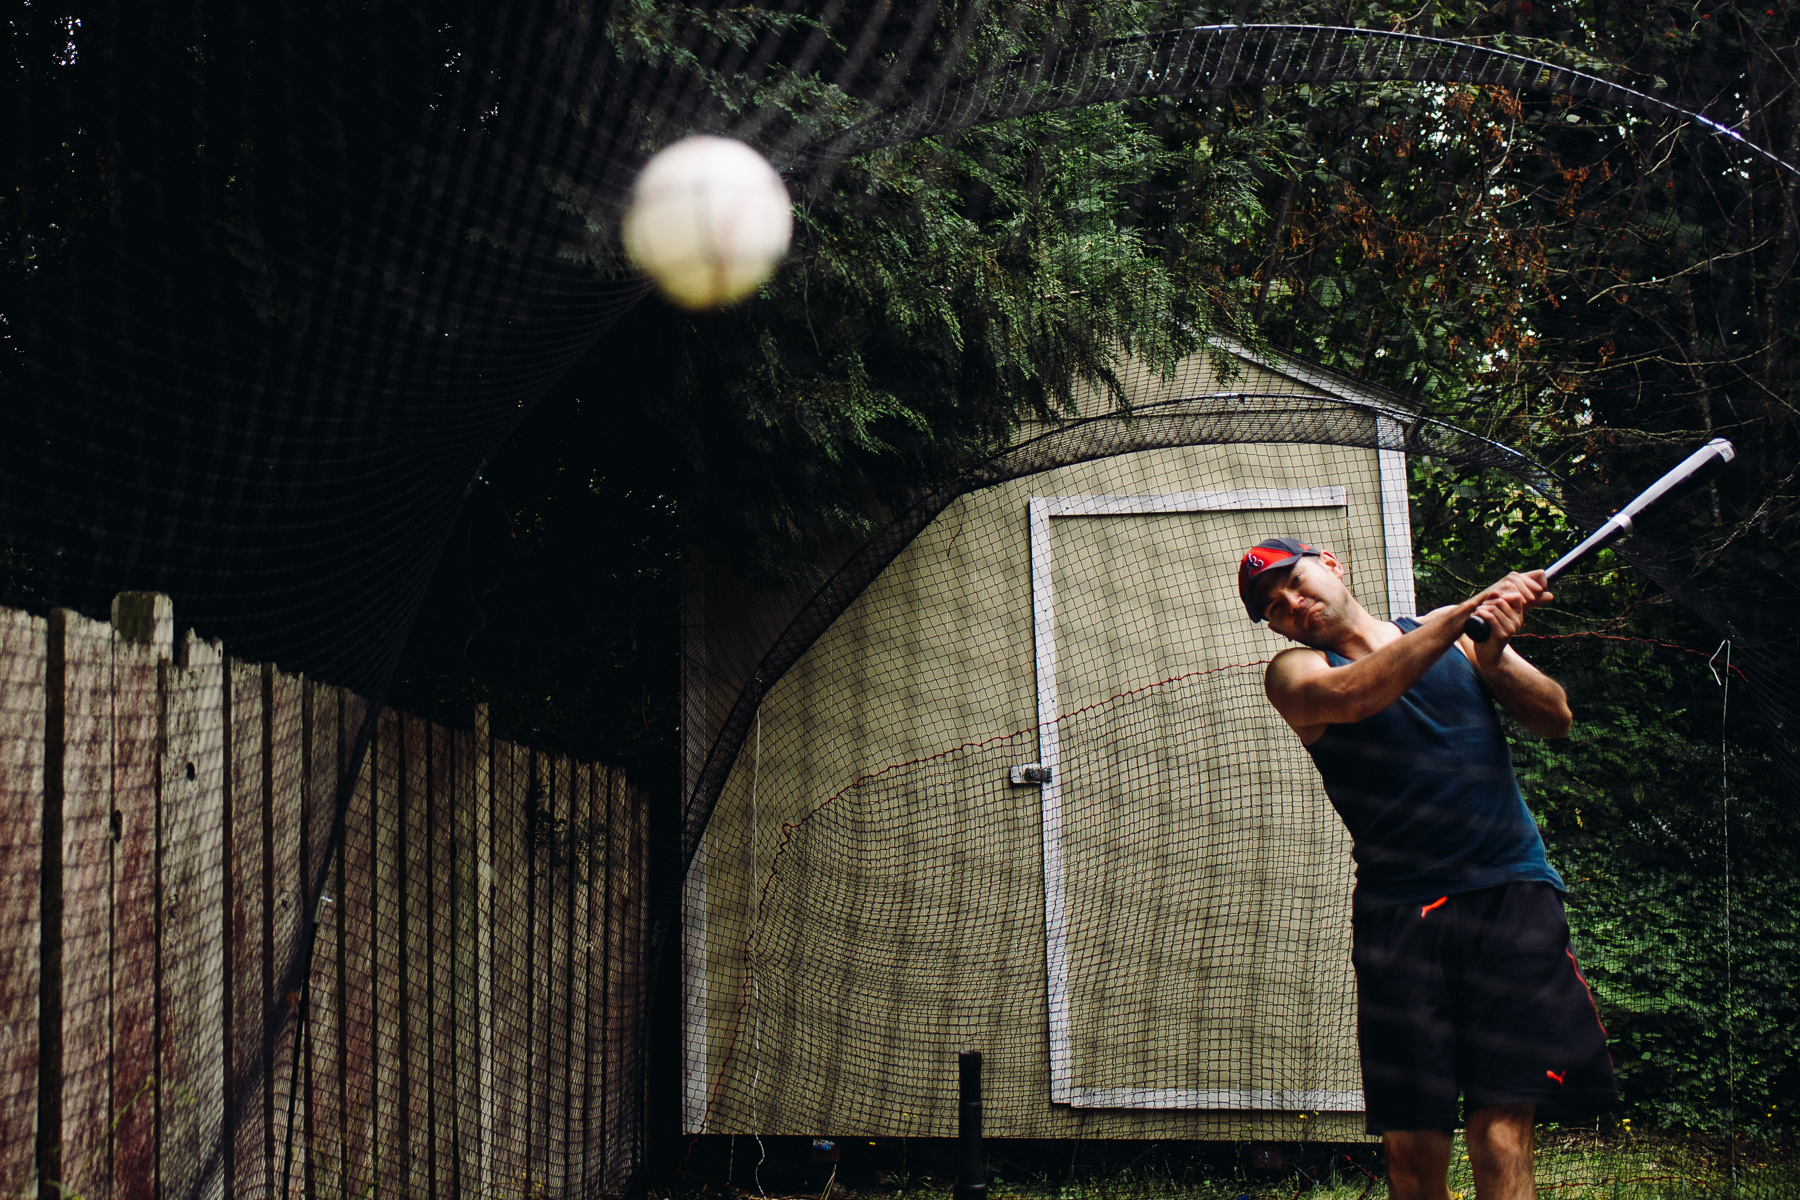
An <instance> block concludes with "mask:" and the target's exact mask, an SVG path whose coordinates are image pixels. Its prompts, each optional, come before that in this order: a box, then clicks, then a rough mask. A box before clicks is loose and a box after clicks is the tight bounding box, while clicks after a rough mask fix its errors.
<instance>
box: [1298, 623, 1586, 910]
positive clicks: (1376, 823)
mask: <svg viewBox="0 0 1800 1200" xmlns="http://www.w3.org/2000/svg"><path fill="white" fill-rule="evenodd" d="M1394 624H1395V625H1398V626H1399V627H1400V629H1401V631H1402V632H1407V631H1410V630H1413V629H1417V628H1418V627H1419V623H1418V622H1417V621H1415V620H1413V619H1412V618H1410V617H1401V618H1399V619H1398V620H1396V621H1395V622H1394ZM1325 657H1326V659H1327V660H1328V661H1329V662H1330V663H1331V665H1332V666H1334V667H1343V666H1347V665H1349V663H1350V660H1349V659H1347V658H1345V657H1344V656H1343V655H1341V654H1333V653H1331V652H1330V651H1326V653H1325ZM1306 750H1307V753H1309V754H1311V755H1312V759H1313V762H1314V764H1316V765H1317V766H1318V768H1319V774H1320V775H1321V776H1323V777H1324V780H1325V792H1326V794H1327V795H1329V796H1330V797H1331V803H1332V806H1333V807H1334V808H1336V809H1337V811H1338V816H1340V817H1342V818H1343V820H1344V826H1345V828H1347V829H1349V831H1350V837H1351V839H1352V841H1353V843H1354V846H1353V848H1352V850H1351V857H1353V858H1354V859H1355V860H1356V898H1355V907H1356V909H1357V911H1362V910H1364V909H1368V908H1376V907H1380V906H1382V905H1386V904H1424V903H1427V902H1429V901H1432V900H1435V899H1437V898H1438V897H1439V896H1447V895H1452V894H1454V893H1456V892H1472V891H1475V890H1477V889H1478V888H1486V887H1495V886H1498V885H1499V884H1502V883H1511V882H1513V881H1515V880H1526V881H1539V882H1543V883H1548V884H1550V885H1551V886H1553V887H1555V888H1556V889H1557V890H1558V891H1562V890H1564V889H1563V881H1562V876H1560V875H1558V874H1557V873H1556V872H1555V871H1553V870H1552V869H1551V868H1550V864H1549V863H1548V862H1547V861H1545V859H1544V840H1543V838H1541V837H1539V836H1538V831H1537V823H1536V822H1535V821H1533V820H1532V817H1531V812H1530V810H1529V809H1527V808H1526V807H1525V798H1524V797H1523V796H1521V795H1520V794H1519V782H1518V779H1517V778H1516V777H1515V776H1514V775H1513V765H1512V752H1511V751H1510V750H1508V749H1507V746H1506V735H1505V733H1504V732H1503V731H1502V730H1501V728H1500V717H1499V714H1498V713H1496V712H1495V710H1494V702H1493V700H1492V698H1491V697H1490V696H1489V694H1488V690H1487V685H1486V684H1484V683H1482V681H1481V676H1479V675H1478V674H1476V672H1475V667H1474V665H1473V664H1471V663H1470V662H1469V660H1468V657H1467V656H1466V655H1464V654H1463V653H1462V651H1461V650H1459V649H1457V648H1456V647H1455V646H1452V647H1451V648H1450V649H1448V650H1446V651H1445V652H1444V653H1443V655H1442V656H1441V657H1439V659H1438V660H1437V662H1435V663H1433V664H1432V665H1431V669H1430V670H1428V671H1426V672H1425V674H1424V675H1423V676H1422V677H1421V678H1420V679H1419V681H1418V682H1417V683H1415V684H1413V685H1412V687H1411V688H1409V689H1407V691H1406V693H1405V694H1404V695H1403V696H1401V697H1400V698H1399V699H1398V700H1396V701H1394V702H1393V703H1392V704H1390V705H1388V706H1387V707H1386V708H1384V709H1382V710H1381V711H1380V712H1378V713H1376V714H1375V715H1374V716H1372V717H1369V718H1367V719H1365V720H1362V721H1356V722H1353V723H1350V724H1345V725H1330V726H1327V727H1326V729H1325V732H1324V733H1323V734H1322V735H1321V736H1320V737H1319V739H1318V740H1317V741H1315V742H1314V743H1313V744H1312V745H1310V746H1308V747H1307V748H1306Z"/></svg>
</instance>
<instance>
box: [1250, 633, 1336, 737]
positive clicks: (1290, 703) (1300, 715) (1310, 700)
mask: <svg viewBox="0 0 1800 1200" xmlns="http://www.w3.org/2000/svg"><path fill="white" fill-rule="evenodd" d="M1329 670H1331V664H1330V663H1328V662H1326V661H1325V656H1324V655H1323V654H1320V653H1319V652H1318V651H1317V650H1300V649H1292V650H1283V651H1282V652H1281V653H1280V654H1277V655H1276V656H1275V658H1274V660H1273V661H1272V662H1270V663H1269V669H1268V670H1267V671H1265V672H1264V673H1263V694H1264V695H1266V696H1268V698H1269V703H1271V704H1273V705H1274V706H1275V711H1276V712H1278V713H1280V714H1281V715H1282V717H1283V718H1284V719H1285V720H1286V721H1287V723H1288V724H1290V725H1295V726H1299V725H1313V724H1317V723H1318V718H1317V717H1316V716H1314V715H1313V714H1312V713H1311V712H1310V711H1309V710H1310V709H1311V708H1312V707H1313V706H1314V703H1315V698H1314V697H1313V696H1312V694H1311V693H1312V690H1313V687H1314V685H1315V684H1316V683H1317V682H1318V680H1319V678H1320V676H1322V675H1323V674H1324V673H1325V672H1327V671H1329Z"/></svg>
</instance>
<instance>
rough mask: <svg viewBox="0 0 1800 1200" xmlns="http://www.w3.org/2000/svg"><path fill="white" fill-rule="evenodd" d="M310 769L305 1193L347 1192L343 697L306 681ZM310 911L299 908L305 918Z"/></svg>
mask: <svg viewBox="0 0 1800 1200" xmlns="http://www.w3.org/2000/svg"><path fill="white" fill-rule="evenodd" d="M300 712H301V726H302V733H301V736H302V739H303V741H304V743H305V755H306V771H305V776H304V788H303V790H302V793H301V795H302V802H303V806H304V809H305V815H304V818H303V820H304V821H305V825H306V831H307V836H306V842H305V847H306V856H305V861H304V862H303V863H302V865H301V878H302V879H303V880H305V879H312V878H315V877H316V876H318V875H319V874H320V873H321V872H323V873H324V880H325V886H324V892H323V895H322V896H321V897H320V899H319V901H318V902H317V904H316V905H315V906H314V911H315V914H316V917H317V920H318V923H319V924H318V930H317V932H316V933H315V934H314V943H313V958H312V974H311V978H310V979H309V981H308V983H307V997H306V1016H307V1024H306V1031H305V1033H306V1059H305V1078H304V1080H303V1083H304V1087H305V1089H306V1120H305V1126H304V1128H305V1145H306V1173H305V1176H304V1180H305V1183H304V1187H305V1195H306V1196H307V1198H308V1200H312V1198H313V1197H316V1196H321V1195H326V1196H347V1195H349V1194H350V1191H349V1186H348V1182H347V1180H346V1172H345V1170H344V1167H345V1163H344V1148H345V1143H344V1137H343V1128H344V1119H345V1107H346V1106H345V1103H344V1099H345V1097H344V1020H343V1017H344V1007H345V1004H346V997H345V994H344V906H343V903H342V897H343V894H344V878H343V872H342V869H341V867H342V863H343V857H342V855H335V854H331V852H330V850H331V823H330V817H331V815H332V812H333V810H334V808H335V806H336V803H337V781H338V769H339V768H338V763H339V761H340V760H339V756H338V739H339V736H340V734H339V729H338V719H339V710H338V696H337V691H336V689H334V688H330V687H327V686H324V685H322V684H320V683H319V682H318V681H316V680H312V679H309V680H307V681H306V683H305V687H304V690H303V691H302V692H301V709H300ZM305 915H306V914H304V913H302V916H303V917H304V916H305Z"/></svg>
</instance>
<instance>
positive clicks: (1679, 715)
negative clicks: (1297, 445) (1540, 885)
mask: <svg viewBox="0 0 1800 1200" xmlns="http://www.w3.org/2000/svg"><path fill="white" fill-rule="evenodd" d="M1413 519H1414V537H1415V542H1414V545H1415V552H1416V554H1417V556H1418V563H1417V574H1418V580H1419V586H1420V597H1421V607H1422V608H1424V607H1430V606H1432V605H1435V604H1441V603H1446V602H1449V601H1451V600H1454V599H1458V598H1460V597H1462V596H1465V595H1467V594H1469V593H1470V592H1472V591H1474V590H1476V589H1477V588H1478V587H1479V586H1481V584H1482V583H1484V582H1486V581H1489V580H1491V579H1494V578H1497V577H1498V576H1500V575H1501V574H1503V573H1504V572H1505V571H1506V570H1508V569H1512V568H1514V567H1516V566H1518V565H1521V564H1531V563H1544V562H1548V561H1549V560H1550V559H1551V558H1552V557H1554V556H1555V555H1556V554H1559V553H1561V551H1562V550H1564V549H1566V548H1567V547H1568V545H1569V544H1570V543H1571V542H1572V540H1573V538H1574V531H1572V530H1571V529H1570V528H1569V527H1568V523H1567V521H1566V518H1565V517H1564V515H1563V513H1562V512H1561V511H1560V510H1559V509H1557V508H1556V507H1555V506H1554V505H1551V504H1549V503H1547V502H1546V501H1544V500H1543V498H1542V497H1539V496H1538V495H1537V494H1536V493H1534V492H1532V491H1531V490H1530V489H1528V488H1526V487H1525V486H1524V485H1522V484H1520V483H1519V482H1518V481H1517V480H1515V479H1513V478H1511V477H1509V476H1506V475H1504V474H1501V473H1499V472H1481V471H1474V470H1470V469H1466V468H1463V469H1458V468H1455V467H1452V466H1448V465H1445V464H1441V463H1434V462H1430V461H1426V460H1415V462H1414V465H1413ZM1557 591H1558V599H1557V602H1556V603H1555V604H1554V605H1553V606H1552V607H1550V608H1548V609H1545V610H1540V612H1539V613H1538V614H1536V615H1534V617H1533V619H1532V621H1531V622H1530V624H1529V625H1528V626H1527V628H1528V630H1531V631H1533V635H1532V636H1528V637H1525V638H1522V639H1520V640H1519V641H1518V642H1516V643H1515V645H1516V646H1517V647H1518V648H1519V649H1520V650H1521V651H1522V652H1523V653H1524V654H1525V655H1526V656H1527V657H1528V658H1530V659H1532V661H1534V662H1535V663H1537V664H1538V665H1539V666H1540V667H1543V668H1544V669H1546V670H1548V671H1550V672H1551V673H1552V674H1553V675H1554V676H1556V677H1557V678H1558V679H1559V680H1560V681H1561V682H1562V684H1563V685H1564V687H1565V688H1566V689H1567V690H1568V693H1569V699H1570V705H1571V707H1572V708H1573V709H1574V712H1575V725H1574V728H1573V729H1572V730H1571V732H1570V735H1569V737H1567V738H1565V739H1560V740H1557V741H1545V740H1542V739H1538V738H1533V737H1530V736H1529V735H1526V734H1525V733H1524V732H1523V731H1522V730H1517V729H1514V730H1513V731H1512V732H1513V756H1514V763H1515V767H1516V769H1517V772H1518V775H1519V779H1520V784H1521V786H1522V787H1523V789H1524V791H1525V794H1526V797H1527V799H1528V801H1529V802H1530V803H1531V805H1532V807H1533V810H1534V812H1535V813H1536V815H1537V818H1538V821H1539V824H1540V826H1541V827H1542V830H1543V833H1544V838H1545V842H1546V845H1547V847H1548V849H1549V853H1550V857H1551V860H1552V863H1553V865H1555V866H1556V867H1557V868H1558V870H1559V871H1561V872H1562V874H1563V876H1564V878H1565V880H1566V882H1567V883H1568V884H1569V919H1570V926H1571V929H1572V931H1573V935H1574V939H1575V943H1576V947H1577V951H1578V953H1579V954H1580V956H1581V958H1582V962H1583V966H1584V968H1585V969H1586V972H1587V976H1588V979H1589V982H1590V983H1591V984H1592V985H1593V987H1594V991H1595V995H1596V998H1597V1000H1598V1003H1599V1005H1600V1012H1601V1016H1602V1019H1603V1020H1604V1021H1605V1023H1606V1026H1607V1030H1608V1034H1609V1036H1610V1045H1611V1048H1612V1053H1613V1062H1614V1065H1615V1067H1616V1069H1617V1071H1618V1075H1619V1080H1620V1085H1621V1088H1622V1090H1623V1093H1624V1096H1625V1099H1626V1102H1627V1103H1628V1104H1629V1105H1631V1106H1632V1108H1633V1110H1634V1113H1635V1114H1636V1115H1638V1116H1639V1117H1640V1119H1648V1120H1649V1121H1651V1122H1654V1123H1656V1124H1659V1125H1663V1126H1673V1127H1682V1128H1695V1129H1705V1130H1715V1131H1718V1130H1724V1129H1727V1128H1735V1129H1739V1130H1743V1131H1746V1132H1749V1133H1751V1134H1753V1135H1756V1136H1760V1137H1787V1136H1792V1135H1793V1133H1794V1132H1795V1131H1796V1129H1800V1045H1797V1044H1796V1042H1795V1040H1794V1038H1793V1037H1792V1035H1791V1031H1792V1030H1793V1029H1794V1028H1796V1027H1800V989H1797V988H1796V982H1797V981H1800V926H1796V923H1795V920H1794V917H1793V914H1794V913H1795V912H1796V911H1800V876H1797V875H1796V874H1795V872H1794V870H1793V867H1792V854H1793V851H1794V849H1795V848H1796V847H1800V814H1795V813H1794V812H1793V809H1792V804H1791V801H1790V799H1789V796H1788V794H1787V792H1786V790H1785V789H1784V787H1783V783H1782V780H1781V776H1780V773H1779V771H1778V770H1777V768H1776V766H1775V764H1774V762H1773V761H1772V753H1771V750H1770V743H1769V731H1768V730H1767V729H1766V728H1764V726H1763V724H1762V722H1761V719H1760V716H1759V713H1758V710H1757V709H1756V708H1755V706H1754V703H1753V701H1752V698H1751V695H1750V693H1749V690H1748V689H1747V688H1746V687H1745V686H1744V685H1745V681H1744V680H1743V679H1742V678H1740V677H1738V676H1736V675H1731V676H1729V678H1730V680H1731V684H1732V690H1731V691H1730V692H1729V693H1727V691H1726V689H1725V688H1724V686H1723V685H1722V684H1721V683H1720V682H1719V681H1718V680H1719V679H1723V678H1727V676H1725V675H1723V674H1720V675H1719V676H1717V678H1715V674H1714V669H1713V668H1711V667H1709V666H1708V664H1707V655H1708V654H1709V653H1711V651H1712V649H1713V645H1714V644H1715V643H1713V642H1712V641H1711V640H1710V639H1708V638H1707V636H1706V634H1705V633H1704V632H1703V630H1702V629H1701V628H1700V627H1699V626H1698V622H1696V621H1694V620H1693V619H1692V618H1691V617H1688V616H1686V615H1684V614H1683V613H1681V612H1680V611H1679V610H1675V609H1673V608H1671V607H1670V606H1668V605H1667V604H1663V603H1658V602H1657V599H1658V598H1657V597H1656V596H1655V595H1654V593H1653V589H1651V588H1649V587H1648V586H1647V585H1646V584H1645V582H1644V580H1643V577H1642V576H1641V575H1640V574H1638V573H1636V572H1634V571H1632V570H1630V569H1628V568H1623V567H1622V564H1621V563H1619V562H1618V561H1617V559H1616V556H1614V555H1612V554H1611V553H1610V552H1604V553H1603V554H1602V555H1601V556H1600V559H1599V561H1598V562H1597V563H1596V564H1594V565H1592V566H1590V567H1588V568H1587V569H1585V570H1582V571H1579V572H1577V573H1576V574H1574V575H1571V576H1565V577H1564V580H1563V581H1561V582H1560V583H1559V586H1558V589H1557ZM1696 642H1699V643H1700V645H1699V646H1695V643H1696ZM1724 662H1725V658H1724V655H1723V654H1721V655H1719V657H1718V670H1719V671H1721V672H1722V671H1723V670H1724ZM1728 701H1729V702H1728ZM1722 719H1723V720H1724V724H1721V720H1722Z"/></svg>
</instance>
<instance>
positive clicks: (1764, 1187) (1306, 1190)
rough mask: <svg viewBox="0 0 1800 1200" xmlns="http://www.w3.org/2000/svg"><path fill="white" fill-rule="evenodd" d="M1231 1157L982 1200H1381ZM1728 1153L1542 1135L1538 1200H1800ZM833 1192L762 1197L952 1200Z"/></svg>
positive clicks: (1299, 1161)
mask: <svg viewBox="0 0 1800 1200" xmlns="http://www.w3.org/2000/svg"><path fill="white" fill-rule="evenodd" d="M1215 1148H1216V1144H1215ZM1239 1149H1240V1150H1241V1153H1239V1154H1236V1155H1235V1156H1232V1155H1228V1156H1226V1158H1224V1159H1222V1158H1221V1157H1220V1156H1219V1155H1218V1154H1216V1153H1214V1154H1211V1155H1209V1156H1208V1157H1207V1158H1206V1159H1199V1158H1196V1159H1195V1160H1194V1161H1193V1162H1192V1163H1190V1164H1188V1165H1185V1166H1176V1165H1175V1164H1173V1163H1171V1162H1169V1161H1167V1160H1164V1161H1161V1162H1158V1163H1157V1164H1155V1165H1151V1164H1149V1163H1148V1162H1145V1163H1141V1164H1139V1165H1136V1166H1128V1167H1118V1166H1115V1167H1113V1168H1110V1169H1095V1170H1086V1171H1079V1172H1068V1173H1064V1174H1062V1175H1061V1177H1059V1178H1051V1177H1047V1176H1044V1175H1037V1176H1034V1177H1033V1176H1029V1175H1028V1173H1027V1172H1025V1171H1022V1170H1020V1168H1018V1167H1017V1166H1016V1165H1009V1164H1007V1163H1004V1162H995V1161H990V1182H989V1186H988V1194H989V1196H990V1197H991V1198H992V1200H1387V1196H1388V1189H1387V1186H1386V1183H1385V1181H1384V1180H1383V1179H1381V1178H1380V1169H1379V1167H1378V1166H1373V1164H1372V1161H1371V1156H1370V1155H1369V1154H1368V1152H1367V1150H1368V1148H1367V1147H1364V1148H1362V1153H1360V1154H1359V1155H1358V1156H1357V1157H1358V1160H1359V1161H1361V1162H1362V1163H1363V1164H1364V1165H1363V1166H1362V1167H1359V1166H1358V1165H1357V1163H1356V1162H1352V1161H1350V1160H1349V1159H1347V1158H1346V1157H1345V1155H1344V1154H1343V1152H1342V1151H1343V1149H1344V1148H1338V1149H1337V1150H1335V1151H1334V1149H1333V1148H1332V1147H1329V1146H1322V1145H1320V1146H1305V1147H1295V1146H1293V1145H1288V1146H1284V1147H1280V1148H1278V1149H1279V1153H1280V1158H1279V1159H1278V1160H1275V1161H1270V1160H1269V1159H1268V1158H1266V1157H1259V1154H1258V1151H1259V1150H1261V1149H1263V1148H1260V1147H1257V1146H1244V1147H1241V1148H1239ZM1736 1151H1737V1152H1736V1160H1737V1161H1736V1163H1735V1164H1733V1162H1732V1161H1731V1157H1732V1156H1731V1153H1730V1149H1729V1148H1728V1147H1727V1146H1726V1145H1725V1144H1724V1142H1722V1141H1721V1140H1720V1139H1717V1138H1712V1139H1707V1138H1702V1137H1698V1136H1686V1137H1684V1136H1675V1135H1638V1134H1633V1133H1631V1132H1630V1130H1629V1127H1624V1128H1621V1129H1615V1130H1611V1131H1606V1132H1596V1131H1593V1130H1585V1131H1584V1130H1571V1129H1567V1128H1558V1129H1541V1130H1540V1131H1539V1145H1538V1152H1537V1181H1538V1194H1539V1195H1540V1196H1541V1197H1544V1198H1545V1200H1800V1154H1796V1153H1795V1152H1794V1150H1793V1149H1791V1148H1783V1147H1779V1146H1770V1145H1766V1144H1752V1143H1749V1142H1747V1141H1740V1142H1739V1144H1738V1146H1737V1148H1736ZM1232 1158H1235V1162H1233V1161H1230V1159H1232ZM1259 1163H1260V1164H1262V1165H1258V1164H1259ZM1734 1165H1735V1173H1734V1169H1733V1168H1734ZM1371 1167H1372V1169H1373V1175H1374V1176H1375V1177H1374V1178H1371V1173H1370V1168H1371ZM1009 1172H1017V1175H1016V1177H1015V1176H1014V1175H1011V1174H1009ZM836 1180H837V1177H835V1176H834V1182H833V1183H832V1184H831V1185H830V1186H829V1187H828V1188H827V1189H826V1192H825V1194H823V1195H822V1194H821V1193H820V1192H819V1191H816V1190H814V1191H805V1192H803V1191H799V1190H790V1188H791V1185H790V1188H784V1189H781V1190H779V1191H777V1190H776V1189H774V1188H769V1189H768V1190H767V1191H766V1192H764V1193H763V1194H764V1195H767V1196H768V1197H769V1198H770V1200H776V1198H777V1197H784V1198H791V1200H808V1198H810V1200H949V1198H950V1196H951V1193H952V1187H951V1180H950V1178H949V1177H948V1176H947V1174H933V1173H913V1174H905V1173H899V1172H895V1173H892V1174H888V1173H883V1174H882V1176H881V1177H880V1178H879V1181H878V1182H876V1183H874V1184H873V1185H865V1186H860V1187H849V1188H846V1187H845V1186H844V1184H843V1183H842V1182H837V1181H836ZM765 1182H773V1181H765ZM858 1182H863V1181H858ZM1449 1183H1450V1196H1451V1200H1476V1197H1475V1185H1474V1178H1473V1176H1472V1175H1471V1173H1470V1169H1469V1163H1468V1159H1467V1151H1466V1149H1465V1147H1464V1145H1463V1141H1462V1137H1461V1135H1460V1134H1459V1135H1458V1136H1457V1139H1456V1141H1455V1143H1454V1145H1453V1149H1452V1152H1451V1169H1450V1180H1449ZM703 1190H705V1191H707V1192H708V1193H709V1194H708V1197H707V1198H706V1200H730V1198H731V1197H733V1196H736V1197H744V1198H747V1200H761V1197H760V1196H759V1195H758V1191H757V1190H756V1189H755V1188H754V1187H752V1188H747V1189H743V1190H738V1189H732V1190H730V1191H727V1190H726V1189H724V1188H716V1189H703ZM668 1195H669V1196H670V1197H671V1200H698V1198H696V1197H692V1196H681V1195H680V1189H677V1190H676V1192H675V1193H668Z"/></svg>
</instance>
